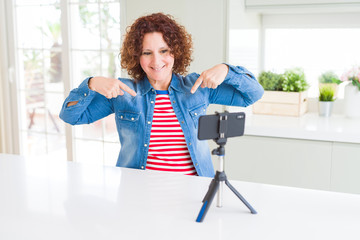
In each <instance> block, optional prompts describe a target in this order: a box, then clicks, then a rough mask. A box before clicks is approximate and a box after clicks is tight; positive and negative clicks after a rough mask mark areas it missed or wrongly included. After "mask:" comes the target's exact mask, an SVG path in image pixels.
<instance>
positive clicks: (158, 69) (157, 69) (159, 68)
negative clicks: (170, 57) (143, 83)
mask: <svg viewBox="0 0 360 240" xmlns="http://www.w3.org/2000/svg"><path fill="white" fill-rule="evenodd" d="M164 67H165V65H164V66H162V67H157V68H155V67H151V69H152V70H154V71H160V70H161V69H163V68H164Z"/></svg>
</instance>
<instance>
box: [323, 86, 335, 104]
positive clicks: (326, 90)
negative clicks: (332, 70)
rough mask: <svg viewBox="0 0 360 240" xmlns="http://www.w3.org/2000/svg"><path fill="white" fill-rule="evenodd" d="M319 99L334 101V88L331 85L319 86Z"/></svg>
mask: <svg viewBox="0 0 360 240" xmlns="http://www.w3.org/2000/svg"><path fill="white" fill-rule="evenodd" d="M319 93H320V95H319V101H321V102H332V101H334V100H335V99H334V94H335V89H334V88H333V87H332V86H328V85H324V86H322V87H320V88H319Z"/></svg>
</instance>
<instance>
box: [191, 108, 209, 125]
mask: <svg viewBox="0 0 360 240" xmlns="http://www.w3.org/2000/svg"><path fill="white" fill-rule="evenodd" d="M189 114H190V116H191V118H192V120H193V121H194V125H195V128H197V127H198V124H199V118H200V116H202V115H205V114H206V104H200V105H197V106H195V107H192V108H191V109H189Z"/></svg>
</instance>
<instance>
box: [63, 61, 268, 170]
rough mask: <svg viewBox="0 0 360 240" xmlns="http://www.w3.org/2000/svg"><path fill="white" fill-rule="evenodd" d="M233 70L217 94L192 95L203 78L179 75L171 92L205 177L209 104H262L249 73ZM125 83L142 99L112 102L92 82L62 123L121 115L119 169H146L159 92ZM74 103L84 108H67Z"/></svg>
mask: <svg viewBox="0 0 360 240" xmlns="http://www.w3.org/2000/svg"><path fill="white" fill-rule="evenodd" d="M228 66H229V72H228V74H227V76H226V78H225V80H224V82H223V83H222V84H221V85H219V86H218V87H217V88H216V89H210V88H201V87H199V88H198V89H197V91H196V92H195V93H194V94H191V93H190V90H191V88H192V86H193V85H194V83H195V81H196V80H197V79H198V77H199V76H200V75H199V74H197V73H191V74H189V75H187V76H185V77H184V76H181V75H178V74H173V75H172V79H171V83H170V86H169V88H168V91H169V97H170V101H171V104H172V107H173V109H174V112H175V114H176V116H177V119H178V121H179V123H180V125H181V128H182V130H183V132H184V135H185V140H186V143H187V147H188V149H189V152H190V156H191V159H192V161H193V164H194V166H195V169H196V171H197V174H198V175H199V176H207V177H213V176H214V168H213V165H212V161H211V155H210V150H209V147H208V143H207V141H206V140H202V141H200V140H198V139H197V131H198V129H197V125H198V120H199V117H200V116H201V115H204V114H206V109H207V107H208V106H209V104H212V103H213V104H222V105H230V106H242V107H246V106H249V105H251V104H252V103H254V102H256V101H257V100H259V99H260V98H261V96H262V95H263V92H264V90H263V88H262V87H261V85H260V84H259V83H258V82H257V80H256V79H255V77H254V75H253V74H252V73H250V72H249V71H248V70H246V69H245V68H243V67H235V66H231V65H228ZM119 80H120V81H122V82H123V83H125V84H126V85H127V86H129V87H130V88H131V89H133V90H134V91H135V92H136V93H137V95H136V96H135V97H133V96H131V95H130V94H128V93H126V92H125V94H124V95H123V96H117V97H116V98H112V99H107V98H106V97H104V96H103V95H101V94H99V93H97V92H95V91H92V90H90V89H89V87H88V81H89V78H87V79H85V80H84V81H83V82H82V83H81V84H80V86H79V87H78V88H75V89H73V90H72V91H71V92H70V94H69V96H68V97H67V98H66V99H65V102H64V104H63V106H62V109H61V112H60V118H61V119H62V120H64V121H65V122H67V123H69V124H72V125H77V124H88V123H92V122H95V121H97V120H99V119H101V118H104V117H106V116H108V115H109V114H112V113H115V119H116V126H117V130H118V134H119V139H120V143H121V150H120V153H119V157H118V160H117V164H116V166H119V167H128V168H137V169H145V168H146V160H147V156H148V146H149V141H150V132H151V123H152V119H153V114H154V106H155V97H156V93H155V89H154V88H153V87H152V86H151V84H150V83H149V80H148V79H147V78H146V77H145V79H143V80H141V81H138V82H137V83H135V81H133V80H131V79H125V78H119ZM72 101H78V103H77V104H76V105H73V106H69V107H67V104H68V103H69V102H72Z"/></svg>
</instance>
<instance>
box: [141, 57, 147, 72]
mask: <svg viewBox="0 0 360 240" xmlns="http://www.w3.org/2000/svg"><path fill="white" fill-rule="evenodd" d="M140 66H141V68H142V69H144V68H145V67H146V59H145V58H144V57H142V56H141V57H140Z"/></svg>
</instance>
